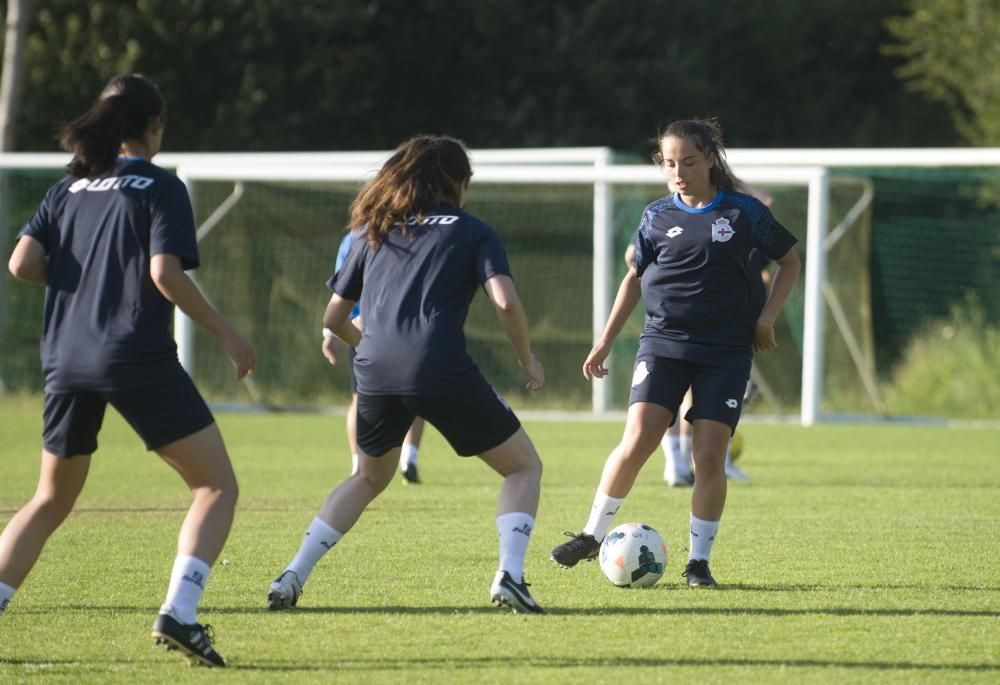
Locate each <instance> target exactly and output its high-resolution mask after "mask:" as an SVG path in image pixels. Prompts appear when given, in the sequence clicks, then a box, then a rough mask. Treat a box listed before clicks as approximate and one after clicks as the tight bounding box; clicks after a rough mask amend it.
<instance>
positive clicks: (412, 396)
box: [268, 136, 545, 613]
mask: <svg viewBox="0 0 1000 685" xmlns="http://www.w3.org/2000/svg"><path fill="white" fill-rule="evenodd" d="M471 177H472V169H471V167H470V165H469V159H468V155H467V153H466V151H465V148H464V147H463V145H462V144H461V143H460V142H459V141H457V140H455V139H453V138H449V137H446V136H417V137H415V138H412V139H410V140H408V141H407V142H405V143H403V144H402V145H401V146H400V147H399V148H398V149H397V150H396V151H395V153H394V154H393V155H392V156H391V157H390V158H389V160H388V161H386V163H385V164H384V165H383V166H382V169H381V170H380V171H379V172H378V174H377V175H376V176H375V178H373V179H372V180H371V181H370V182H369V183H368V184H366V185H365V187H364V188H362V190H361V192H360V193H359V194H358V197H357V198H356V199H355V200H354V203H353V205H352V211H351V225H352V226H355V227H364V228H363V239H361V240H358V241H357V242H356V243H355V245H354V247H353V248H352V250H351V254H350V256H349V257H348V259H347V261H346V263H345V264H344V266H343V267H342V268H341V269H340V271H339V272H338V273H337V274H336V275H335V276H334V278H332V279H330V281H329V286H330V288H331V289H332V290H333V296H332V298H331V299H330V304H329V305H328V306H327V310H326V313H325V315H324V323H325V324H326V327H327V328H329V329H331V330H332V331H333V332H334V333H336V335H337V336H338V337H339V338H341V339H342V340H343V341H344V342H346V343H347V344H348V345H351V346H356V348H357V356H356V357H355V361H354V372H355V375H356V377H357V384H358V409H357V440H358V448H359V460H358V462H359V464H358V465H359V468H358V473H356V474H353V475H351V476H350V477H348V478H347V479H346V480H344V481H343V482H342V483H341V484H340V485H338V486H337V487H336V488H334V490H333V491H332V492H331V493H330V495H329V497H328V498H327V500H326V502H325V503H324V504H323V506H322V507H321V509H320V511H319V514H318V515H317V516H316V518H315V519H314V520H313V522H312V524H311V525H310V526H309V529H308V530H307V532H306V535H305V538H304V539H303V541H302V544H301V546H300V547H299V551H298V553H297V554H296V555H295V557H294V558H293V559H292V561H291V562H290V563H289V564H288V565H287V566H286V567H285V570H284V571H283V572H282V573H281V574H280V575H279V576H278V578H277V579H276V580H275V581H274V582H273V583H272V584H271V586H270V588H269V591H268V606H269V607H270V608H271V609H288V608H291V607H294V606H296V604H297V602H298V599H299V595H300V594H301V592H302V586H303V584H304V583H305V582H306V579H307V577H308V576H309V574H310V573H311V572H312V570H313V568H314V567H315V565H316V563H317V562H318V561H319V559H320V558H321V557H322V556H323V555H324V554H326V553H327V552H328V551H329V550H330V549H331V548H332V547H333V546H334V545H336V544H337V543H338V542H339V541H340V539H341V538H342V536H343V535H344V534H345V533H347V531H348V530H350V529H351V527H352V526H353V525H354V524H355V522H356V521H357V520H358V518H359V517H360V516H361V514H362V512H363V511H364V510H365V508H366V507H367V506H368V504H369V503H370V502H371V501H372V500H374V499H375V498H376V497H377V496H378V495H379V494H380V493H381V492H382V491H383V490H384V489H385V488H386V487H387V486H388V485H389V483H390V482H391V480H392V476H393V474H394V473H395V469H396V464H397V462H398V460H399V452H400V446H401V445H402V443H403V436H404V435H405V434H406V432H407V430H408V429H409V427H410V424H411V423H412V422H413V419H414V417H417V416H421V417H423V418H425V419H426V420H427V421H428V422H429V423H430V424H431V425H432V426H434V427H435V428H437V429H438V431H440V433H441V434H442V435H443V436H444V438H445V439H446V440H447V441H448V442H449V443H450V444H451V446H452V448H453V449H454V450H455V452H457V453H458V454H459V455H461V456H473V455H478V456H479V458H480V459H482V460H483V461H484V462H486V464H487V465H489V466H490V467H491V468H493V469H494V470H495V471H497V473H499V474H500V475H501V476H503V478H504V481H503V485H502V487H501V489H500V496H499V501H498V503H497V519H496V524H497V532H498V533H499V538H500V563H499V568H498V570H497V573H496V575H495V577H494V579H493V583H492V585H491V586H490V598H491V600H492V601H493V602H494V603H495V604H498V605H505V606H509V607H511V608H512V609H513V610H514V611H517V612H523V613H541V611H542V610H541V608H540V607H539V606H538V604H536V603H535V601H534V600H533V599H532V597H531V595H530V594H529V593H528V589H527V584H526V583H525V582H524V555H525V552H526V551H527V547H528V542H529V540H530V536H531V532H532V529H533V528H534V526H535V519H534V517H535V512H536V510H537V507H538V495H539V488H540V481H541V471H542V465H541V461H540V460H539V458H538V453H537V452H536V451H535V447H534V445H532V443H531V440H530V439H529V438H528V435H527V433H525V431H524V429H523V428H522V427H521V424H520V422H519V421H518V419H517V417H516V416H515V415H514V413H513V412H512V411H511V409H510V407H508V406H507V404H506V403H505V402H504V401H503V399H502V398H501V397H500V396H499V395H498V394H497V393H496V392H495V391H494V390H493V388H492V387H491V386H490V384H489V383H488V382H487V381H486V380H485V379H484V378H483V376H482V374H481V373H480V371H479V369H478V368H477V366H476V364H475V362H474V361H473V360H472V358H471V357H470V356H469V355H468V353H467V352H466V346H465V334H464V332H463V326H464V323H465V318H466V315H467V314H468V310H469V305H470V303H471V302H472V298H473V296H474V295H475V294H476V291H477V290H479V289H480V288H482V289H483V290H485V291H486V294H487V296H488V297H489V298H490V300H491V301H492V302H493V304H494V306H495V307H496V311H497V314H498V316H499V318H500V322H501V324H502V326H503V329H504V332H505V333H506V335H507V337H508V338H509V339H510V342H511V344H512V346H513V348H514V351H515V353H516V355H517V360H518V362H519V364H520V365H521V368H522V369H523V370H524V372H525V373H526V374H527V376H528V378H529V382H528V384H527V387H528V389H529V390H537V389H538V388H540V387H541V386H542V383H543V382H544V380H545V373H544V370H543V369H542V366H541V364H539V362H538V360H537V359H535V357H534V355H533V354H532V353H531V345H530V342H529V340H528V333H527V321H526V319H525V315H524V309H523V307H522V306H521V301H520V299H519V298H518V296H517V291H516V290H515V288H514V283H513V281H512V280H511V277H510V267H509V265H508V262H507V255H506V253H505V251H504V249H503V246H502V244H501V242H500V239H499V237H498V236H497V234H496V232H494V231H493V229H492V228H490V227H489V226H487V225H486V224H485V223H483V222H482V221H480V220H479V219H477V218H475V217H473V216H471V215H470V214H468V213H466V212H465V211H464V210H463V209H461V207H462V204H463V200H464V197H465V193H466V191H467V189H468V185H469V180H470V179H471ZM359 300H360V302H361V309H362V312H363V318H364V322H363V325H362V327H361V330H359V329H358V328H356V327H355V326H354V325H353V324H352V323H351V320H350V312H351V309H352V307H353V306H354V304H355V303H356V302H358V301H359Z"/></svg>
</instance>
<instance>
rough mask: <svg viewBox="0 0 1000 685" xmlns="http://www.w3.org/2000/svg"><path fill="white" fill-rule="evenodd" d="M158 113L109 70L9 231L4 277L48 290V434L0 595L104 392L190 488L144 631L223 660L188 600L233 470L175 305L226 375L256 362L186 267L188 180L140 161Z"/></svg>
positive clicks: (197, 659) (25, 563) (77, 459)
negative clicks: (209, 343)
mask: <svg viewBox="0 0 1000 685" xmlns="http://www.w3.org/2000/svg"><path fill="white" fill-rule="evenodd" d="M165 113H166V106H165V103H164V101H163V98H162V97H161V95H160V93H159V90H158V89H157V88H156V86H155V85H154V84H153V83H152V82H150V81H149V80H147V79H145V78H143V77H142V76H138V75H125V76H119V77H116V78H114V79H112V80H111V81H110V82H109V83H108V85H107V86H106V87H105V89H104V91H103V92H102V93H101V95H100V97H99V99H98V100H97V102H96V103H95V104H94V106H93V107H92V108H91V109H90V110H89V111H88V112H86V113H85V114H83V115H82V116H81V117H79V118H78V119H76V120H75V121H73V122H71V123H69V124H67V125H66V126H65V127H64V128H63V130H62V136H61V137H62V143H63V146H64V147H65V148H66V149H67V150H70V151H72V153H73V159H72V161H71V162H70V164H69V166H68V171H69V175H68V176H67V177H66V178H65V179H63V180H62V181H60V182H59V183H57V184H56V185H54V186H53V187H52V188H51V189H50V190H49V191H48V193H47V194H46V196H45V199H44V201H43V202H42V204H41V206H40V207H39V208H38V210H37V211H36V212H35V214H34V216H33V217H32V218H31V220H30V221H29V222H28V224H27V225H26V226H25V227H24V228H23V229H22V230H21V232H20V233H19V234H18V238H19V240H18V243H17V245H16V246H15V248H14V253H13V255H12V256H11V258H10V264H9V267H10V271H11V273H12V274H13V275H14V276H16V277H17V278H21V279H24V280H27V281H31V282H34V283H38V284H41V285H44V286H46V291H45V314H44V328H43V333H42V345H41V349H42V370H43V372H44V373H45V410H44V428H43V431H44V433H43V447H42V469H41V476H40V477H39V482H38V489H37V491H36V493H35V496H34V497H33V498H32V499H31V501H30V502H28V504H26V505H25V506H24V507H23V508H22V509H21V510H20V511H18V512H17V513H16V514H15V515H14V517H13V518H12V519H11V520H10V522H9V523H8V524H7V527H6V528H5V529H4V531H3V534H2V535H0V607H3V606H6V603H7V602H8V601H9V600H10V598H11V597H12V596H13V592H14V588H17V587H18V586H20V584H21V582H22V581H23V580H24V578H25V577H26V576H27V574H28V572H29V571H30V570H31V568H32V566H34V564H35V562H36V561H37V559H38V556H39V554H40V553H41V551H42V547H43V546H44V544H45V542H46V540H48V538H49V536H50V535H51V534H52V533H53V532H54V531H55V529H56V528H57V527H58V526H59V525H60V524H61V523H62V521H63V520H64V519H65V518H66V516H67V515H68V514H69V512H70V511H71V510H72V508H73V504H74V503H75V501H76V498H77V496H78V495H79V494H80V491H81V490H82V489H83V484H84V482H85V481H86V478H87V471H88V469H89V467H90V457H91V454H92V453H93V452H94V451H95V450H96V449H97V434H98V432H99V431H100V428H101V422H102V420H103V418H104V411H105V408H106V407H107V405H108V404H111V406H113V407H114V408H115V409H116V410H118V412H119V413H120V414H121V415H122V416H123V417H124V418H125V420H126V421H128V423H129V424H130V425H131V426H132V428H134V429H135V431H136V432H137V433H138V434H139V436H140V437H141V438H142V439H143V441H144V442H145V443H146V446H147V448H148V449H150V450H154V451H155V452H156V453H157V454H158V455H159V456H160V457H161V458H162V459H163V460H164V461H166V462H167V463H168V464H170V465H171V466H172V467H173V468H174V469H176V470H177V472H178V473H179V474H180V475H181V477H182V478H183V479H184V482H185V483H187V485H188V487H189V488H190V489H191V494H192V495H193V496H194V501H193V502H192V504H191V507H190V508H189V509H188V512H187V515H186V516H185V518H184V523H183V524H182V525H181V531H180V537H179V539H178V542H177V558H176V560H175V561H174V566H173V572H172V573H171V576H170V584H169V587H168V590H167V598H166V600H165V601H164V603H163V606H162V607H161V609H160V614H159V616H157V618H156V621H155V622H154V624H153V636H154V637H155V638H156V639H157V641H158V642H161V643H166V644H167V645H168V646H169V647H177V648H179V649H180V650H181V651H182V652H183V653H184V654H185V655H187V656H188V657H189V659H190V660H191V661H192V663H200V664H204V665H207V666H224V665H225V663H224V661H223V659H222V657H221V656H219V654H218V653H217V652H216V651H215V650H214V649H213V647H212V644H211V637H210V635H211V633H210V631H207V630H206V629H205V627H203V626H202V625H200V624H198V623H197V621H196V609H197V605H198V602H199V601H200V600H201V595H202V592H203V591H204V588H205V583H206V581H207V580H208V574H209V569H210V567H211V565H212V564H213V563H214V562H215V559H216V558H217V557H218V555H219V552H220V551H221V550H222V546H223V544H224V543H225V541H226V537H227V536H228V535H229V529H230V526H231V524H232V520H233V510H234V508H235V506H236V497H237V485H236V477H235V475H234V474H233V469H232V465H231V464H230V461H229V455H228V454H227V452H226V448H225V445H223V442H222V436H221V435H220V434H219V429H218V427H217V426H216V424H215V420H214V418H213V417H212V414H211V412H210V411H209V409H208V407H207V406H206V405H205V402H204V400H203V399H202V398H201V395H200V394H199V393H198V391H197V389H196V388H195V387H194V384H193V383H192V382H191V379H190V377H188V375H187V374H186V373H185V372H184V369H183V368H181V365H180V363H179V361H178V359H177V347H176V345H175V344H174V341H173V338H172V336H171V332H170V330H171V329H170V327H171V322H172V320H173V313H174V306H175V305H176V306H178V307H180V308H181V310H182V311H183V312H184V313H186V314H187V315H188V316H190V317H191V318H192V319H194V320H195V321H197V322H198V323H199V324H201V325H202V326H204V327H205V328H206V329H208V331H209V332H211V333H212V334H213V335H214V336H215V337H216V338H218V340H219V343H220V344H221V345H222V348H223V349H224V350H225V351H226V354H228V355H229V357H230V358H231V359H232V361H233V364H234V366H235V367H236V378H237V379H239V378H242V377H243V376H245V375H246V374H248V373H250V372H251V371H252V370H253V368H254V363H255V359H254V351H253V348H252V347H251V346H250V344H249V343H247V341H246V340H244V339H243V337H242V336H240V334H239V333H237V332H236V331H235V330H234V329H233V328H232V327H231V326H230V325H229V324H228V323H227V322H226V320H225V319H223V318H222V316H220V315H219V313H218V312H217V311H216V310H215V309H214V308H213V307H212V306H211V305H210V304H209V303H208V302H207V301H205V299H204V298H203V297H202V295H201V293H200V292H199V291H198V289H197V287H196V286H195V285H194V282H193V281H191V279H190V278H188V276H187V274H185V273H184V270H185V269H193V268H195V267H196V266H198V246H197V242H196V239H195V227H194V217H193V215H192V211H191V203H190V200H189V198H188V195H187V190H186V189H185V188H184V185H183V184H182V183H181V182H180V180H178V178H177V177H176V176H174V175H173V174H170V173H168V172H166V171H164V170H162V169H160V168H159V167H157V166H154V165H153V164H151V163H150V159H152V157H153V156H154V155H155V154H156V153H157V152H158V151H159V149H160V143H161V140H162V136H163V126H164V116H165Z"/></svg>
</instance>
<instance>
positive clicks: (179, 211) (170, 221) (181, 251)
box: [149, 175, 199, 271]
mask: <svg viewBox="0 0 1000 685" xmlns="http://www.w3.org/2000/svg"><path fill="white" fill-rule="evenodd" d="M160 183H161V184H162V187H161V188H160V192H159V194H158V195H157V196H156V197H155V199H154V200H153V206H152V207H151V212H150V214H151V219H152V220H151V222H150V226H149V256H150V257H152V256H153V255H157V254H172V255H174V256H176V257H180V260H181V266H182V267H184V270H185V271H187V270H188V269H194V268H196V267H197V266H198V264H199V260H198V239H197V237H196V233H195V228H194V212H193V211H192V209H191V198H190V197H188V193H187V188H185V187H184V184H183V183H182V182H181V180H180V179H179V178H177V177H176V176H171V175H165V176H164V177H163V178H162V180H161V181H160Z"/></svg>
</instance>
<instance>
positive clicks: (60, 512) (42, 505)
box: [29, 491, 76, 522]
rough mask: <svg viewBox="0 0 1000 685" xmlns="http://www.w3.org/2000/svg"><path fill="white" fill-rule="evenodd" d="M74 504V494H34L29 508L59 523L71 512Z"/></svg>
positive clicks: (51, 492) (50, 492)
mask: <svg viewBox="0 0 1000 685" xmlns="http://www.w3.org/2000/svg"><path fill="white" fill-rule="evenodd" d="M74 504H76V493H63V492H54V491H48V492H37V493H35V496H34V497H32V498H31V502H30V503H29V506H31V507H32V508H33V509H34V510H35V511H36V512H38V513H39V514H41V515H42V516H45V517H46V518H50V519H54V520H56V521H57V522H61V521H63V520H64V519H65V518H66V517H67V516H69V513H70V512H71V511H73V505H74Z"/></svg>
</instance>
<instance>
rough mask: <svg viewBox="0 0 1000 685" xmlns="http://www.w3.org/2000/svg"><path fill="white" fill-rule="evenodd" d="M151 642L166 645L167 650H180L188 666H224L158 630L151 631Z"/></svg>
mask: <svg viewBox="0 0 1000 685" xmlns="http://www.w3.org/2000/svg"><path fill="white" fill-rule="evenodd" d="M153 644H154V645H156V646H157V647H159V646H163V647H166V649H167V651H168V652H173V651H178V652H180V653H181V654H183V655H184V658H185V659H187V662H188V666H207V667H208V668H221V667H223V666H225V664H217V663H214V662H212V661H209V660H208V659H206V658H205V657H203V656H201V655H200V654H195V653H194V652H192V651H191V650H190V649H188V648H187V647H185V646H184V645H182V644H181V643H180V642H178V641H177V640H175V639H174V638H172V637H171V636H169V635H167V634H166V633H161V632H160V631H158V630H154V631H153Z"/></svg>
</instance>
